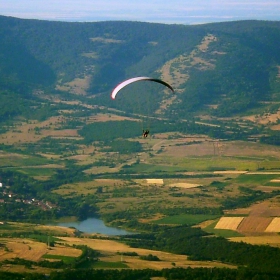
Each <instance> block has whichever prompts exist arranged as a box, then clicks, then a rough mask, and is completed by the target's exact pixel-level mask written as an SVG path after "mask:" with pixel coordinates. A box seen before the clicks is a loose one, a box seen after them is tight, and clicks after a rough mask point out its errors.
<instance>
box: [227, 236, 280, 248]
mask: <svg viewBox="0 0 280 280" xmlns="http://www.w3.org/2000/svg"><path fill="white" fill-rule="evenodd" d="M229 240H230V241H234V242H245V243H249V244H253V245H269V246H273V247H280V236H279V235H267V236H265V235H264V236H242V237H231V238H229Z"/></svg>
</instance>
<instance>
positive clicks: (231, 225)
mask: <svg viewBox="0 0 280 280" xmlns="http://www.w3.org/2000/svg"><path fill="white" fill-rule="evenodd" d="M242 220H243V217H222V218H220V220H219V221H218V223H217V224H216V226H215V229H230V230H236V229H237V228H238V226H239V224H240V223H241V222H242Z"/></svg>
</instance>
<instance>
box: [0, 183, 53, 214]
mask: <svg viewBox="0 0 280 280" xmlns="http://www.w3.org/2000/svg"><path fill="white" fill-rule="evenodd" d="M11 202H18V203H20V202H21V203H24V204H29V205H34V206H38V207H40V208H41V209H43V210H46V211H47V210H51V209H54V208H58V206H57V205H55V204H53V203H51V202H49V201H42V200H38V199H36V198H31V199H27V198H25V197H24V195H18V194H16V193H13V192H12V191H11V190H10V186H4V184H3V183H1V182H0V204H1V203H11Z"/></svg>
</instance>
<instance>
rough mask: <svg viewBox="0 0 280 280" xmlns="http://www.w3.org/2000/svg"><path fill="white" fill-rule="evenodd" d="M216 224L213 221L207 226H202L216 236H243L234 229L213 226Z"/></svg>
mask: <svg viewBox="0 0 280 280" xmlns="http://www.w3.org/2000/svg"><path fill="white" fill-rule="evenodd" d="M216 224H217V221H216V222H213V223H212V224H210V225H209V226H207V227H205V228H203V230H204V231H206V232H208V233H213V234H215V235H217V236H221V237H225V238H230V237H240V236H244V235H242V234H241V233H239V232H237V231H234V230H229V229H215V226H216Z"/></svg>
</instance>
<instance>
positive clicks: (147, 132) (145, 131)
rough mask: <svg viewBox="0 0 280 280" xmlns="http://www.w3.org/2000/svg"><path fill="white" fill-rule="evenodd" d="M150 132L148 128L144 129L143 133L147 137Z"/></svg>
mask: <svg viewBox="0 0 280 280" xmlns="http://www.w3.org/2000/svg"><path fill="white" fill-rule="evenodd" d="M149 133H150V131H149V130H148V129H146V130H143V134H142V135H143V137H144V138H147V137H148V134H149Z"/></svg>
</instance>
